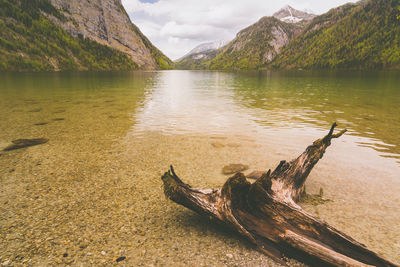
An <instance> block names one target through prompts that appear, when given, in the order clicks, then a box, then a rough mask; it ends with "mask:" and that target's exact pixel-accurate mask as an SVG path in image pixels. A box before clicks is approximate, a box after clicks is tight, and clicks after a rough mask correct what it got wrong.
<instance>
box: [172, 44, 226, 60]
mask: <svg viewBox="0 0 400 267" xmlns="http://www.w3.org/2000/svg"><path fill="white" fill-rule="evenodd" d="M225 44H227V41H224V40H219V41H216V42H209V43H202V44H199V45H198V46H196V47H195V48H193V49H192V50H190V51H189V52H188V53H187V54H185V55H184V56H183V57H181V58H180V59H178V60H177V61H180V60H182V59H185V58H187V57H190V56H192V55H196V56H195V57H196V59H199V58H202V57H203V56H204V55H202V54H201V53H202V52H209V51H213V50H217V49H219V48H221V47H223V46H224V45H225Z"/></svg>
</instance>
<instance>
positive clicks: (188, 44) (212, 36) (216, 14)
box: [122, 0, 355, 59]
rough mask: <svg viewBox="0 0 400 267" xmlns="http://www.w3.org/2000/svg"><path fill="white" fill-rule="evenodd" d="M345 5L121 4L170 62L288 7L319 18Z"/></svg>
mask: <svg viewBox="0 0 400 267" xmlns="http://www.w3.org/2000/svg"><path fill="white" fill-rule="evenodd" d="M345 2H348V0H324V1H321V0H283V1H275V0H246V1H243V0H230V1H226V0H201V1H198V0H158V1H154V0H151V1H149V0H122V3H123V5H124V7H125V9H126V10H127V12H128V14H129V16H130V17H131V19H132V21H133V23H135V24H136V25H137V26H138V27H139V28H140V29H141V31H142V32H143V33H144V34H145V35H146V36H147V37H148V38H149V39H150V41H151V42H152V43H153V44H154V45H156V46H157V47H158V48H159V49H161V50H162V51H163V52H164V53H165V54H166V55H167V56H169V57H170V58H172V59H177V58H179V57H181V56H182V55H184V54H185V53H186V52H188V51H189V50H191V49H192V48H194V47H195V46H197V45H198V44H200V43H204V42H210V41H215V40H227V41H230V40H231V39H233V38H234V37H235V35H236V33H237V32H238V31H240V30H241V29H243V28H245V27H247V26H249V25H251V24H253V23H255V22H256V21H258V20H259V19H260V18H261V17H263V16H270V15H272V14H273V13H274V12H276V11H277V10H279V9H280V8H281V7H283V6H285V5H287V4H289V5H291V6H293V7H294V8H297V9H299V10H304V9H311V10H313V11H314V12H315V13H316V14H321V13H323V12H326V11H327V10H329V9H330V8H332V7H336V6H339V5H341V4H344V3H345ZM353 2H355V0H353Z"/></svg>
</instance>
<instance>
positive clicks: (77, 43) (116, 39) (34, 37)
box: [0, 0, 173, 71]
mask: <svg viewBox="0 0 400 267" xmlns="http://www.w3.org/2000/svg"><path fill="white" fill-rule="evenodd" d="M172 67H173V62H172V61H171V60H170V59H168V58H167V57H166V56H165V55H164V54H163V53H162V52H161V51H160V50H158V49H157V48H156V47H154V46H153V45H152V44H151V42H150V41H149V40H148V39H147V38H146V37H145V36H144V35H143V34H142V33H141V32H140V30H139V29H138V28H137V27H136V26H135V25H134V24H133V23H132V22H131V21H130V19H129V16H128V15H127V13H126V11H125V9H124V8H123V6H122V4H121V0H101V1H99V0H51V1H50V0H0V70H3V71H4V70H7V71H10V70H11V71H27V70H30V71H32V70H33V71H43V70H45V71H54V70H132V69H146V70H152V69H168V68H172Z"/></svg>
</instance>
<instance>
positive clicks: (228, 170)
mask: <svg viewBox="0 0 400 267" xmlns="http://www.w3.org/2000/svg"><path fill="white" fill-rule="evenodd" d="M248 168H249V166H247V165H244V164H240V163H239V164H229V165H227V166H225V167H223V168H222V173H223V174H226V175H227V174H234V173H237V172H241V171H245V170H247V169H248Z"/></svg>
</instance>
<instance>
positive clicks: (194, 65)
mask: <svg viewBox="0 0 400 267" xmlns="http://www.w3.org/2000/svg"><path fill="white" fill-rule="evenodd" d="M313 17H315V15H313V14H310V13H307V12H302V11H298V10H296V9H294V8H292V7H290V6H286V7H284V8H282V9H281V10H279V11H278V12H276V13H275V14H274V16H272V17H263V18H261V19H260V20H259V21H258V22H256V23H254V24H253V25H251V26H249V27H247V28H245V29H243V30H241V31H240V32H239V33H238V34H237V35H236V37H235V39H233V40H232V41H231V42H229V43H228V44H226V45H225V46H223V47H221V48H219V49H217V50H208V51H206V52H201V53H189V56H184V57H183V58H181V59H180V60H179V61H178V62H177V63H176V64H177V68H181V69H257V68H260V67H262V66H265V65H266V64H269V63H270V62H271V60H272V59H273V58H275V56H276V55H278V54H279V53H280V51H281V49H282V47H284V46H285V45H287V44H288V43H289V41H290V40H291V39H293V38H294V37H295V36H296V35H298V34H299V33H300V32H301V31H302V29H303V28H304V27H305V25H306V23H307V22H308V21H309V20H311V19H312V18H313Z"/></svg>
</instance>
